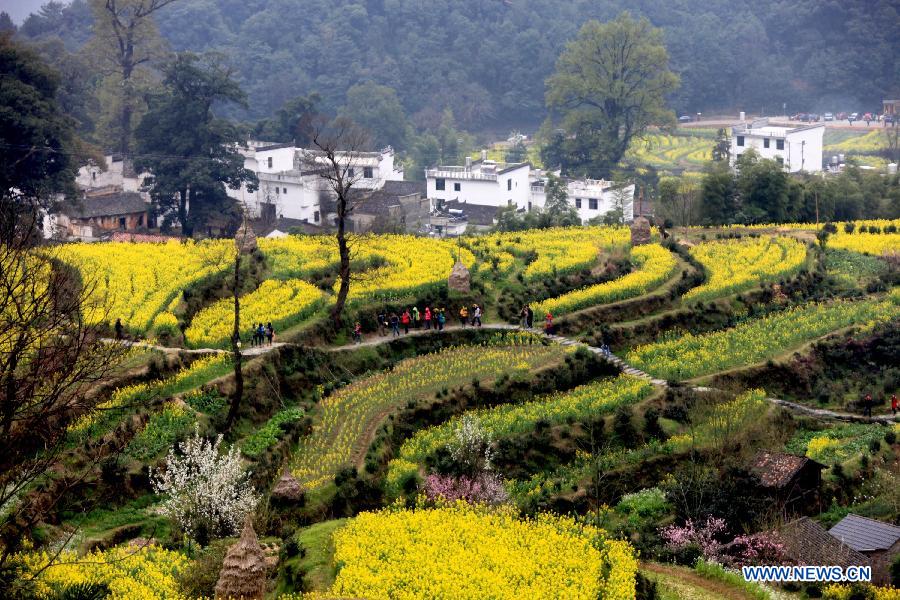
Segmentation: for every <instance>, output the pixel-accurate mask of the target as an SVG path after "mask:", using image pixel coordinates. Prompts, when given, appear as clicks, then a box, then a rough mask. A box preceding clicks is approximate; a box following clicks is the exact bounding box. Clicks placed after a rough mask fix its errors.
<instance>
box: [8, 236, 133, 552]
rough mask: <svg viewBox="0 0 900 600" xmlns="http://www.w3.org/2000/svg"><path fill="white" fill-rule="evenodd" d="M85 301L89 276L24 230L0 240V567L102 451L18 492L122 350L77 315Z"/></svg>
mask: <svg viewBox="0 0 900 600" xmlns="http://www.w3.org/2000/svg"><path fill="white" fill-rule="evenodd" d="M95 300H96V299H95V298H94V297H93V295H92V286H91V285H90V283H89V282H81V283H80V284H79V282H78V280H77V278H76V277H75V276H74V275H73V274H72V272H71V271H69V270H68V269H66V268H64V267H61V266H60V265H59V264H57V263H56V261H55V260H54V254H53V252H52V250H51V249H49V248H41V249H39V250H34V249H32V248H30V246H29V240H28V239H27V238H18V239H16V240H13V241H11V242H8V243H3V244H0V435H2V439H3V451H2V452H0V507H2V508H3V510H2V511H0V537H2V544H0V567H2V566H3V565H4V564H5V562H6V560H7V559H8V558H9V556H10V554H12V553H13V552H15V551H16V550H17V549H18V548H19V546H20V544H21V542H22V540H23V539H24V537H23V534H24V533H25V532H27V531H29V530H30V529H31V528H32V527H33V526H34V525H35V524H37V523H38V522H40V521H41V520H43V519H44V518H46V517H47V515H49V514H52V511H53V507H54V506H55V505H56V504H57V503H58V502H59V501H60V500H61V499H62V498H63V497H64V496H65V494H66V493H67V492H68V491H70V490H71V489H72V487H74V486H76V485H78V483H79V482H80V481H81V480H82V479H83V478H84V477H86V476H87V475H88V473H89V472H90V471H91V470H92V469H93V468H94V467H95V466H96V464H97V462H98V461H99V460H102V458H103V456H104V455H105V456H108V455H109V449H98V451H97V452H96V453H94V454H92V456H91V457H88V459H87V460H86V461H83V462H81V463H80V465H81V466H80V467H77V468H75V469H74V470H69V471H66V472H65V473H60V474H59V475H58V476H56V477H54V478H51V479H52V482H53V484H54V485H47V486H45V488H46V490H45V491H44V492H43V493H41V494H39V495H29V494H28V492H29V491H30V490H31V489H32V487H33V484H34V483H35V482H36V481H37V480H38V479H40V478H43V477H46V476H48V475H49V474H50V473H51V472H52V470H53V467H54V466H55V465H56V464H57V463H58V461H59V459H60V457H61V455H62V453H63V451H64V450H65V448H66V443H67V439H68V435H69V431H68V430H69V426H70V425H71V424H72V423H73V422H75V421H76V420H77V419H79V418H81V417H84V416H86V415H91V414H93V413H95V412H96V411H97V409H98V405H99V404H100V403H101V402H102V401H103V400H104V399H105V398H104V397H103V395H102V394H98V393H95V392H96V389H97V386H98V384H100V383H101V382H103V381H104V380H107V379H108V378H109V377H110V376H111V375H112V374H113V370H114V368H115V367H116V366H117V365H118V364H119V362H120V359H121V357H122V356H123V355H124V353H125V350H126V349H125V347H124V346H122V345H119V344H110V343H106V342H104V341H103V339H102V338H101V327H100V326H98V325H96V324H94V323H95V321H96V319H92V320H86V318H85V314H88V313H92V314H94V315H96V310H97V307H96V306H95V305H94V302H95ZM85 463H86V464H85Z"/></svg>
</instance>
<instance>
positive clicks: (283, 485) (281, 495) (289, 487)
mask: <svg viewBox="0 0 900 600" xmlns="http://www.w3.org/2000/svg"><path fill="white" fill-rule="evenodd" d="M272 499H273V500H279V501H283V502H299V501H300V500H302V499H303V487H302V486H301V485H300V482H299V481H297V478H296V477H294V476H293V475H291V471H290V469H285V470H284V473H282V475H281V479H279V480H278V483H276V484H275V487H274V488H273V489H272Z"/></svg>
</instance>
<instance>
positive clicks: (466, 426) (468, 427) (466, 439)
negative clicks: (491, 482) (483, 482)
mask: <svg viewBox="0 0 900 600" xmlns="http://www.w3.org/2000/svg"><path fill="white" fill-rule="evenodd" d="M448 445H449V450H450V455H451V456H452V457H453V460H454V461H455V462H456V464H457V466H458V467H459V469H460V470H461V471H462V472H463V473H465V474H467V475H476V474H477V473H481V472H484V471H490V470H491V468H492V465H491V461H492V459H493V457H494V447H493V446H494V440H493V439H492V438H491V435H490V433H488V432H487V431H485V429H484V428H483V427H482V426H481V422H480V421H479V420H478V418H477V417H475V416H472V415H465V416H464V417H463V418H462V420H461V421H460V423H459V425H457V426H456V430H455V431H454V437H453V441H452V442H450V444H448Z"/></svg>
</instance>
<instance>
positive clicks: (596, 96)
mask: <svg viewBox="0 0 900 600" xmlns="http://www.w3.org/2000/svg"><path fill="white" fill-rule="evenodd" d="M668 64H669V56H668V53H667V52H666V48H665V46H664V45H663V36H662V31H660V30H659V29H655V28H653V27H652V26H651V25H650V22H649V21H648V20H647V19H639V20H635V19H633V18H631V15H629V14H628V13H623V14H621V15H619V16H618V17H617V18H616V19H615V20H614V21H610V22H608V23H600V22H598V21H588V22H587V23H585V24H584V26H583V27H582V28H581V31H580V32H579V33H578V37H577V38H576V39H575V41H573V42H572V43H570V44H569V45H568V46H567V47H566V49H565V51H564V52H563V53H562V55H561V56H560V57H559V61H558V62H557V65H556V72H555V73H554V74H553V75H552V76H551V77H550V79H548V80H547V106H548V107H549V108H550V109H551V110H553V111H555V112H558V113H561V115H562V118H563V126H564V128H565V129H566V132H567V133H568V136H567V138H566V145H573V146H574V147H575V148H574V149H575V150H576V152H575V153H574V155H575V157H576V158H574V160H573V159H572V158H569V160H566V161H564V162H563V164H562V165H561V166H562V167H563V169H564V170H566V171H576V172H586V174H588V175H593V176H595V177H607V176H609V174H610V173H611V171H612V169H614V168H615V166H616V165H617V164H618V163H619V161H620V160H621V159H622V157H623V156H624V155H625V151H626V150H627V149H628V145H629V144H630V143H631V140H632V139H633V138H634V137H636V136H640V135H641V134H642V133H643V132H644V131H646V129H647V127H649V126H650V125H652V124H656V125H664V124H668V123H670V122H674V115H673V114H672V112H671V111H670V110H669V109H668V108H667V106H666V96H667V95H668V94H670V93H671V92H673V91H674V90H675V88H676V87H677V85H678V77H677V76H676V75H675V74H674V73H672V72H671V71H669V68H668ZM579 137H587V138H589V139H590V144H589V145H588V146H585V145H584V141H583V140H579V139H578V138H579ZM581 150H584V153H582V152H581ZM570 157H571V155H570ZM552 166H558V165H552Z"/></svg>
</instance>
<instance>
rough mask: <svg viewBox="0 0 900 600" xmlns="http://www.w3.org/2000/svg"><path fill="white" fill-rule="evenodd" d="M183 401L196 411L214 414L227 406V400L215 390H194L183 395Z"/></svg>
mask: <svg viewBox="0 0 900 600" xmlns="http://www.w3.org/2000/svg"><path fill="white" fill-rule="evenodd" d="M184 401H185V402H186V403H187V404H188V406H190V407H191V408H193V409H194V410H196V411H197V412H202V413H206V414H208V415H216V414H219V413H220V412H222V411H223V410H224V409H225V407H226V406H228V400H227V399H226V398H225V397H224V396H222V395H221V394H220V393H219V392H218V391H216V390H194V391H191V392H188V393H187V394H185V395H184Z"/></svg>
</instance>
